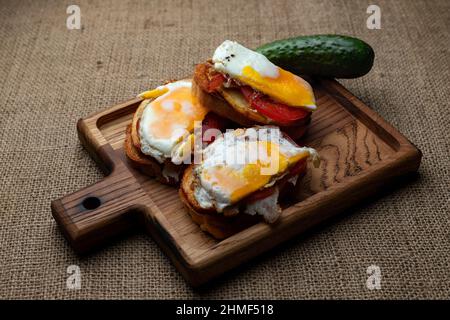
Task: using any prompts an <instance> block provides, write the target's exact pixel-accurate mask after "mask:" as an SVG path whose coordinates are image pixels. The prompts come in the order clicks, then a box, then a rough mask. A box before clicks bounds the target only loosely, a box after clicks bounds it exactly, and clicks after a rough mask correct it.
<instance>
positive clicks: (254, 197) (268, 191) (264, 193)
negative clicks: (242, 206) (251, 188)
mask: <svg viewBox="0 0 450 320" xmlns="http://www.w3.org/2000/svg"><path fill="white" fill-rule="evenodd" d="M274 192H275V187H269V188H264V189H261V190H258V191H255V192H253V193H252V194H251V195H249V196H248V197H247V198H246V203H253V202H255V201H258V200H261V199H265V198H267V197H268V196H270V195H272V194H273V193H274Z"/></svg>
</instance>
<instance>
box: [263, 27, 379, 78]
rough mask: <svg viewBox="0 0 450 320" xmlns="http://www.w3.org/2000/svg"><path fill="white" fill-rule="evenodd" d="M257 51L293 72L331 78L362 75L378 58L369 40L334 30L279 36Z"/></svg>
mask: <svg viewBox="0 0 450 320" xmlns="http://www.w3.org/2000/svg"><path fill="white" fill-rule="evenodd" d="M256 51H258V52H259V53H262V54H263V55H265V56H266V57H267V58H268V59H269V60H270V61H272V62H273V63H274V64H276V65H277V66H279V67H281V68H283V69H286V70H289V71H291V72H293V73H296V74H302V75H310V76H320V77H331V78H357V77H361V76H363V75H365V74H366V73H368V72H369V71H370V69H371V68H372V65H373V60H374V58H375V53H374V51H373V49H372V47H371V46H370V45H368V44H367V43H366V42H364V41H362V40H360V39H357V38H353V37H348V36H342V35H332V34H329V35H328V34H325V35H311V36H300V37H295V38H289V39H284V40H278V41H274V42H271V43H268V44H265V45H263V46H261V47H258V48H257V49H256Z"/></svg>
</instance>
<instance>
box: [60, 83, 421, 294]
mask: <svg viewBox="0 0 450 320" xmlns="http://www.w3.org/2000/svg"><path fill="white" fill-rule="evenodd" d="M313 87H314V92H315V95H316V98H317V104H318V107H319V110H318V111H317V112H315V113H314V114H313V117H312V123H311V125H310V128H309V130H308V133H307V135H306V136H305V137H304V138H303V140H302V141H300V142H301V143H303V144H307V145H308V146H312V147H314V148H316V149H317V150H318V151H319V154H320V156H321V158H322V163H321V165H320V167H319V168H312V166H311V168H309V169H308V173H307V175H306V177H305V178H304V179H303V180H302V182H301V184H300V185H299V186H298V188H297V190H295V199H294V198H292V199H289V202H288V203H285V204H284V210H283V213H282V217H281V219H280V221H279V223H277V224H276V225H275V226H270V225H267V224H265V223H259V224H256V225H253V226H251V227H250V228H247V229H245V230H243V231H242V232H240V233H238V234H235V235H233V236H231V237H229V238H227V239H225V240H222V241H217V240H215V239H213V238H212V237H210V236H208V235H207V234H205V233H204V232H202V231H201V230H200V229H199V227H198V226H197V225H196V224H195V223H193V222H192V220H191V219H190V217H189V215H188V214H187V212H186V209H185V208H184V206H183V204H182V202H181V201H180V199H179V198H178V192H177V190H176V189H175V188H173V187H169V186H165V185H162V184H160V183H158V182H157V181H155V180H153V179H150V178H148V177H146V176H144V175H142V174H140V173H139V172H137V171H135V170H133V169H132V168H131V167H130V166H129V165H128V163H127V160H126V156H125V155H124V153H123V151H122V145H123V140H124V138H125V127H126V125H127V124H129V123H130V121H131V117H132V113H133V112H134V110H135V109H136V108H137V106H138V104H139V102H140V101H141V100H140V99H139V98H136V99H133V100H130V101H128V102H125V103H122V104H119V105H117V106H115V107H112V108H109V109H107V110H105V111H102V112H99V113H96V114H94V115H91V116H89V117H86V118H84V119H81V120H80V121H79V122H78V133H79V137H80V140H81V142H82V143H83V144H84V145H85V147H86V148H87V150H88V151H89V153H90V154H91V155H92V156H93V158H94V159H95V160H96V161H97V162H98V163H99V165H100V166H101V167H102V168H103V169H104V171H105V173H107V174H108V176H106V177H105V178H104V179H103V180H101V181H99V182H98V183H96V184H94V185H92V186H89V187H87V188H84V189H82V190H80V191H78V192H75V193H73V194H71V195H67V196H65V197H63V198H61V199H58V200H55V201H53V202H52V212H53V216H54V218H55V220H56V221H57V222H58V224H59V226H60V227H61V229H62V231H63V233H64V234H65V236H66V237H67V238H68V240H69V242H70V243H71V245H72V246H73V247H74V249H75V250H77V251H78V252H80V253H83V252H87V251H89V250H91V249H92V248H95V247H98V246H99V245H101V244H103V243H104V242H106V241H107V240H109V239H111V238H112V237H116V236H118V235H120V234H123V233H124V232H127V231H130V230H134V229H138V228H142V227H144V228H145V230H147V232H148V233H149V234H150V235H151V236H152V237H153V238H154V239H155V240H156V241H157V242H158V244H159V245H160V246H161V248H162V249H163V250H164V251H165V252H166V254H167V255H168V256H169V257H170V258H171V260H172V261H173V263H174V265H175V266H176V267H177V268H178V270H179V271H180V272H181V273H182V275H183V276H184V277H185V278H186V280H187V281H188V282H189V283H190V284H192V285H200V284H203V283H205V282H206V281H208V280H210V279H211V278H213V277H216V276H218V275H220V274H222V273H223V272H225V271H227V270H229V269H231V268H233V267H236V266H237V265H239V264H241V263H243V262H245V261H247V260H249V259H251V258H253V257H255V256H257V255H258V254H260V253H262V252H264V251H267V250H269V249H270V248H273V247H274V246H276V245H278V244H279V243H281V242H283V241H285V240H287V239H289V238H291V237H292V236H295V235H297V234H299V233H301V232H303V231H305V230H307V229H308V228H310V227H312V226H314V225H316V224H317V223H320V222H321V221H323V220H325V219H327V218H329V217H331V216H333V215H335V214H337V213H339V212H341V211H342V210H344V209H345V208H348V207H349V206H351V205H354V204H356V203H358V202H359V201H361V200H363V199H364V198H366V197H368V196H370V195H373V194H374V193H376V192H378V191H379V190H381V188H382V187H383V185H384V184H386V183H387V182H388V181H390V180H391V179H394V178H395V177H398V176H401V175H404V174H407V173H411V172H414V171H416V170H417V169H418V167H419V165H420V160H421V153H420V151H419V150H418V149H417V148H416V147H414V146H413V145H412V144H411V143H410V142H409V141H408V140H407V139H406V138H405V137H404V136H402V135H401V134H400V133H399V132H398V131H397V130H395V129H394V128H393V127H392V126H390V125H389V124H387V123H386V122H385V121H384V120H383V119H382V118H381V117H379V116H378V115H377V114H376V113H375V112H374V111H373V110H371V109H370V108H369V107H367V106H366V105H364V104H363V103H362V102H361V101H360V100H358V99H357V98H356V97H355V96H353V95H352V94H351V93H350V92H348V91H347V90H346V89H345V88H344V87H342V86H341V85H340V84H339V83H337V82H336V81H334V80H321V81H314V82H313ZM88 198H90V199H92V198H94V199H99V200H100V205H99V206H98V208H95V209H86V207H85V206H84V205H83V203H84V204H85V201H86V199H88Z"/></svg>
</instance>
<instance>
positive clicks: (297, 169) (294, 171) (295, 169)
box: [289, 159, 306, 176]
mask: <svg viewBox="0 0 450 320" xmlns="http://www.w3.org/2000/svg"><path fill="white" fill-rule="evenodd" d="M305 169H306V160H305V159H302V160H300V161H299V162H297V163H296V164H294V165H293V166H292V168H291V169H290V170H289V175H291V176H296V175H298V174H300V173H302V172H303V171H305Z"/></svg>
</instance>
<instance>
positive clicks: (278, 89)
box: [212, 40, 317, 111]
mask: <svg viewBox="0 0 450 320" xmlns="http://www.w3.org/2000/svg"><path fill="white" fill-rule="evenodd" d="M212 61H213V63H214V69H216V70H217V71H219V72H222V73H225V74H228V75H229V76H230V77H231V78H233V79H237V80H239V81H240V82H241V83H243V84H246V85H249V86H251V87H252V88H253V89H255V90H257V91H260V92H262V93H264V94H267V95H268V96H269V97H271V98H273V99H274V100H277V101H279V102H281V103H284V104H287V105H288V106H291V107H299V108H303V109H306V110H308V111H314V110H316V109H317V107H316V102H315V98H314V93H313V90H312V88H311V86H310V84H309V83H308V82H306V81H305V80H304V79H302V78H300V77H299V76H296V75H294V74H293V73H290V72H289V71H286V70H283V69H281V68H279V67H277V66H276V65H274V64H273V63H272V62H270V61H269V59H267V58H266V57H265V56H264V55H262V54H260V53H258V52H255V51H252V50H250V49H247V48H245V47H244V46H242V45H240V44H239V43H237V42H233V41H230V40H225V41H224V42H223V43H222V44H221V45H220V46H219V47H218V48H217V49H216V51H215V52H214V56H213V58H212Z"/></svg>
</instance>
